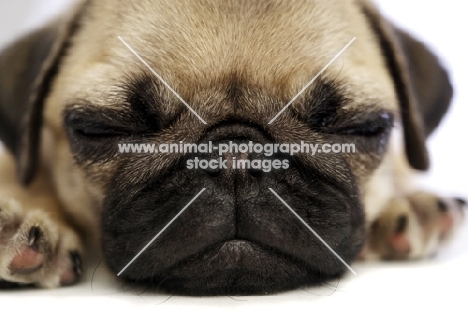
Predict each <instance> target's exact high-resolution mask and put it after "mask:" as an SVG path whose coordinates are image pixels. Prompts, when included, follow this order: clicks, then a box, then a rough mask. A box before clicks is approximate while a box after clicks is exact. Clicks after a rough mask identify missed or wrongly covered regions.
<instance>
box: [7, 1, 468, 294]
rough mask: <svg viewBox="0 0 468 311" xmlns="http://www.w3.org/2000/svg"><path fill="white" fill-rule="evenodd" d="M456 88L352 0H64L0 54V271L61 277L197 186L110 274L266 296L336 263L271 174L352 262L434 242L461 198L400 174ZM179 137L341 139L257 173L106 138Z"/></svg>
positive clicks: (444, 234)
mask: <svg viewBox="0 0 468 311" xmlns="http://www.w3.org/2000/svg"><path fill="white" fill-rule="evenodd" d="M119 37H121V38H122V39H124V40H125V42H127V43H128V45H129V46H131V47H132V48H133V49H134V51H137V52H138V54H139V55H141V57H142V59H144V60H145V61H146V62H147V64H148V65H149V66H150V67H151V68H152V69H153V70H154V71H155V72H157V73H158V74H159V75H160V76H161V77H163V78H164V80H165V81H166V82H167V84H168V85H170V86H171V87H172V88H173V89H174V90H175V91H176V92H177V93H178V94H179V95H180V97H181V98H183V99H185V100H186V102H188V103H190V106H191V108H193V110H194V111H196V112H197V113H198V114H199V116H200V117H201V118H202V119H203V120H206V122H201V121H200V119H199V118H197V116H196V115H194V114H193V113H192V111H190V110H189V109H187V107H186V106H185V105H184V104H183V103H182V102H181V101H180V100H179V98H177V97H176V96H175V95H174V94H173V93H172V92H171V90H170V89H169V88H168V87H167V85H164V84H163V83H161V80H160V79H158V78H157V77H156V76H155V75H154V74H153V73H152V72H151V71H150V70H149V69H148V68H147V67H146V66H144V65H143V64H142V62H141V61H140V60H139V59H138V58H137V57H136V56H135V55H134V54H133V53H132V52H131V51H130V50H129V49H128V48H127V47H126V46H125V45H124V44H122V42H121V41H120V40H119ZM353 37H356V41H355V42H354V43H353V44H352V45H351V46H350V47H349V48H348V49H347V50H346V51H345V52H344V53H343V54H342V55H341V56H340V57H339V58H338V60H337V61H336V62H334V63H332V64H331V65H330V66H329V67H328V68H327V69H326V70H325V71H324V72H323V74H321V75H320V78H319V79H317V80H316V81H315V82H314V83H313V84H312V85H311V86H310V87H309V88H308V89H307V90H306V91H305V92H304V93H302V94H301V95H300V96H299V97H298V98H297V100H295V101H294V102H293V104H292V105H291V106H290V107H288V109H286V110H285V111H284V113H282V114H281V115H280V116H279V117H278V118H277V119H276V120H275V122H272V123H271V124H269V121H270V120H271V119H272V118H273V117H274V116H275V115H276V114H277V113H278V112H279V111H280V110H281V109H282V108H283V107H284V106H285V105H286V103H287V102H288V101H289V100H290V99H291V98H293V97H294V96H295V95H296V94H297V93H298V92H299V91H300V90H301V88H302V87H303V86H304V85H306V84H307V83H308V82H309V81H310V80H311V78H312V77H314V76H315V75H316V74H317V73H318V72H319V71H320V70H321V69H322V68H324V66H325V65H326V64H327V63H328V62H329V61H330V60H331V59H332V58H333V56H334V55H335V54H336V53H337V52H338V51H340V50H341V49H342V48H343V46H345V45H346V43H348V42H349V41H350V40H351V39H352V38H353ZM451 97H452V87H451V84H450V81H449V78H448V75H447V73H446V71H445V70H444V69H443V68H442V67H441V65H440V63H439V61H438V60H437V58H436V57H435V56H434V55H433V54H432V53H431V52H430V51H429V50H428V49H427V48H426V47H425V46H424V45H423V44H422V43H420V42H419V41H417V40H415V39H413V38H412V37H411V36H409V35H408V34H406V33H405V32H403V31H401V30H399V29H398V28H396V27H394V26H393V25H392V24H391V23H390V22H388V21H387V20H386V19H385V18H384V17H382V16H381V14H380V13H379V12H378V10H377V9H376V8H375V7H374V6H373V5H372V4H371V3H370V2H368V1H365V0H342V1H322V0H310V1H305V0H304V1H301V0H294V1H268V0H266V1H237V0H236V1H234V0H233V1H221V0H200V1H169V0H154V1H143V0H139V1H123V0H120V1H116V0H112V1H110V0H100V1H91V0H89V1H82V2H79V3H77V4H76V6H75V7H74V8H73V9H72V10H70V12H69V13H68V14H64V15H63V16H62V17H61V18H59V19H57V20H55V21H54V22H52V23H51V24H49V25H48V26H46V27H44V28H42V29H39V30H37V31H35V32H34V33H31V34H30V35H28V36H26V37H24V38H22V39H20V40H18V41H17V42H15V43H13V44H12V45H11V46H10V47H8V48H7V49H6V50H4V51H3V52H2V53H1V56H0V138H1V139H2V141H3V142H4V143H5V145H6V147H7V149H8V150H7V151H5V152H3V153H2V155H1V158H0V172H1V174H0V202H1V203H0V250H1V251H0V279H2V280H4V281H6V282H13V283H22V284H23V283H25V284H36V285H38V286H41V287H56V286H60V285H67V284H72V283H74V282H76V281H77V280H78V278H79V276H80V275H81V273H82V271H83V267H82V259H83V258H84V256H85V249H86V247H87V246H89V245H92V244H97V245H99V246H100V247H102V251H103V254H104V258H105V261H106V263H107V265H108V266H109V268H110V269H111V270H112V271H114V272H115V273H117V272H119V271H122V269H123V268H124V267H125V266H126V265H127V264H128V263H129V262H130V261H131V260H132V258H134V257H135V256H136V255H137V253H139V252H140V251H141V250H142V249H143V247H144V246H145V245H147V243H148V242H149V241H150V240H151V239H152V238H153V237H154V236H155V234H156V233H158V232H159V231H161V230H162V229H163V227H164V226H165V225H166V224H167V223H168V222H169V221H170V220H171V219H172V218H173V217H174V216H175V215H176V214H177V213H179V212H180V210H181V209H182V208H183V207H184V206H185V205H186V204H187V203H188V202H189V201H190V200H191V199H192V198H194V197H195V195H196V194H197V193H199V192H200V190H201V189H203V188H205V189H206V190H205V191H204V192H203V193H201V194H200V196H199V197H198V198H197V199H196V200H195V201H193V202H192V204H191V205H190V207H189V208H188V209H187V210H186V211H185V212H184V213H183V214H181V215H180V217H179V218H177V220H176V221H174V223H172V224H171V226H170V227H169V228H168V229H167V230H166V231H165V232H164V233H162V234H161V235H160V236H159V238H158V239H156V240H155V241H154V243H152V244H150V245H149V246H148V248H147V249H145V251H144V252H143V253H141V255H140V256H139V257H138V258H137V259H136V260H135V261H134V262H133V263H132V264H131V265H129V266H128V268H126V269H125V271H123V272H122V273H121V275H120V278H121V279H123V280H129V281H133V282H138V283H147V284H150V285H154V287H156V288H158V289H160V290H164V291H167V292H171V293H176V294H187V295H222V294H263V293H273V292H278V291H284V290H289V289H294V288H297V287H300V286H306V285H313V284H318V283H320V282H324V281H326V280H328V279H330V278H335V277H338V276H340V275H342V274H343V273H344V272H346V271H347V270H346V266H345V265H344V264H343V263H342V262H341V261H340V260H339V259H338V258H337V257H335V256H334V254H332V252H330V250H329V249H328V248H327V247H326V245H324V243H322V242H321V241H320V240H319V239H317V237H316V236H314V235H313V234H311V232H310V231H309V230H308V229H307V228H306V226H304V225H303V224H302V223H301V222H300V221H298V219H297V218H296V217H294V215H293V214H292V213H291V212H290V211H288V209H287V208H286V207H285V206H284V205H283V203H282V202H281V201H280V200H278V198H277V197H275V196H274V195H273V194H272V192H271V191H269V188H271V189H274V191H275V192H276V193H278V194H279V196H281V198H282V199H283V200H284V201H285V202H287V203H288V204H289V205H290V206H291V207H292V208H293V209H294V210H295V211H296V212H297V214H298V215H299V216H300V217H301V218H302V219H303V220H304V221H305V222H306V223H307V224H308V225H309V226H310V227H311V228H313V229H314V230H315V231H316V233H317V234H318V235H319V236H320V237H321V238H323V240H324V241H325V242H326V243H327V244H328V245H329V246H330V247H331V248H332V249H333V250H334V251H335V252H336V254H338V255H339V256H340V258H342V259H343V261H345V262H347V263H349V264H351V263H352V262H353V261H354V260H356V259H357V258H358V257H360V258H365V259H370V258H378V259H414V258H423V257H426V256H429V255H431V254H433V253H434V252H435V251H436V250H437V248H438V246H439V245H440V244H441V243H443V242H445V241H446V240H447V239H448V238H449V236H450V235H451V234H452V232H453V230H454V228H455V227H456V224H457V223H458V222H459V221H460V220H461V219H462V207H463V206H464V205H465V202H464V201H463V200H462V199H453V198H441V197H439V196H437V195H435V194H431V193H426V192H421V191H418V190H419V189H414V187H412V185H413V183H412V181H411V176H412V175H413V174H414V172H415V171H416V170H426V169H428V167H429V159H428V155H427V152H426V147H425V140H426V138H427V137H428V135H430V134H431V132H433V130H434V129H435V128H436V127H437V125H438V124H439V122H440V120H441V118H442V116H443V115H444V113H445V112H446V111H447V109H448V107H449V104H450V100H451ZM205 123H206V124H205ZM179 141H183V142H186V143H200V142H206V141H213V142H217V143H220V142H224V141H234V142H238V143H240V142H244V141H254V142H258V143H267V142H276V143H297V142H300V141H307V142H315V143H321V144H323V143H345V142H346V143H353V144H355V146H356V153H352V154H316V155H314V156H312V155H310V154H298V155H295V156H284V157H285V158H286V159H287V160H289V161H290V164H291V165H290V167H289V169H287V170H274V171H272V172H270V173H265V172H258V171H255V170H250V169H241V170H232V169H227V170H211V171H210V170H206V171H205V170H189V169H187V168H186V167H185V165H184V162H185V161H186V159H187V157H188V155H184V154H144V153H141V154H121V153H119V152H118V148H117V145H118V143H122V142H127V143H131V142H135V143H139V142H145V143H148V142H149V143H155V144H159V143H167V142H179ZM235 155H236V156H239V157H242V156H244V157H246V155H243V154H235ZM200 156H201V157H203V155H200Z"/></svg>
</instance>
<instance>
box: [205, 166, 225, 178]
mask: <svg viewBox="0 0 468 311" xmlns="http://www.w3.org/2000/svg"><path fill="white" fill-rule="evenodd" d="M204 171H205V173H207V174H208V175H209V176H211V177H218V176H219V174H221V169H211V168H207V169H205V170H204Z"/></svg>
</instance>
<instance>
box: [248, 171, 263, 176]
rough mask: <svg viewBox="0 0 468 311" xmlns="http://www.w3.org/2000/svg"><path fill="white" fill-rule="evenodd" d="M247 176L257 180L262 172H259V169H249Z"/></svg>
mask: <svg viewBox="0 0 468 311" xmlns="http://www.w3.org/2000/svg"><path fill="white" fill-rule="evenodd" d="M248 171H249V174H250V176H252V177H254V178H258V177H260V176H261V175H262V173H263V172H262V170H259V169H249V170H248Z"/></svg>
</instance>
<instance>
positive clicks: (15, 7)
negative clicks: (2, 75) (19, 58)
mask: <svg viewBox="0 0 468 311" xmlns="http://www.w3.org/2000/svg"><path fill="white" fill-rule="evenodd" d="M323 1H326V0H323ZM69 2H70V0H15V1H6V0H4V1H1V2H0V46H1V45H3V44H4V43H5V42H8V41H9V40H11V39H12V38H15V37H17V36H18V34H19V33H22V32H25V31H27V30H28V29H30V28H31V27H34V26H36V25H40V24H41V23H42V22H43V21H44V20H45V19H47V18H48V17H49V16H50V15H51V14H54V13H55V12H58V11H60V10H61V9H62V8H63V7H64V6H65V5H66V4H67V3H69ZM377 2H378V3H379V5H380V6H381V8H382V9H383V11H384V12H385V13H386V14H387V15H388V16H390V17H391V19H392V20H394V21H395V22H397V24H399V25H400V26H403V27H404V28H407V29H409V30H410V31H411V32H412V33H413V34H415V35H416V36H417V37H419V38H421V39H423V41H425V42H427V43H428V45H429V46H430V47H431V48H432V49H433V50H434V51H436V53H437V54H438V55H439V56H440V57H441V59H442V61H443V62H444V63H445V64H446V66H447V67H448V68H449V70H450V72H451V76H452V80H453V83H454V86H455V99H454V104H453V106H452V108H451V110H450V112H449V114H448V116H447V117H446V118H445V120H444V121H443V124H442V126H441V127H440V128H439V130H438V131H437V132H436V133H435V134H434V135H433V136H432V137H431V138H430V140H429V149H430V152H431V159H432V169H431V171H430V172H429V174H427V176H425V177H424V178H423V179H422V182H423V184H424V185H425V186H426V187H428V188H430V189H434V190H437V191H439V192H440V193H443V194H447V195H450V194H456V195H464V196H465V197H468V190H467V187H466V183H467V182H466V174H467V173H468V164H467V163H468V162H467V152H468V149H467V143H468V140H467V136H468V122H467V120H466V119H467V117H468V105H467V104H465V103H466V102H467V101H468V91H467V89H466V87H464V86H465V84H466V83H467V81H468V73H467V69H468V68H467V61H466V57H467V55H468V48H467V45H466V42H465V41H466V36H465V31H466V30H467V29H468V21H467V20H468V18H467V16H466V10H465V3H464V1H459V0H445V1H434V0H430V1H423V0H380V1H377ZM0 251H1V250H0ZM467 264H468V225H464V227H463V228H462V229H461V232H460V233H459V235H458V236H457V238H456V239H455V241H454V242H453V243H452V244H451V245H450V246H449V247H447V248H446V249H444V250H443V251H442V252H441V253H440V254H439V255H438V256H437V257H436V258H434V259H433V260H430V261H423V262H403V263H391V264H390V263H375V264H369V263H364V264H363V263H356V264H354V265H353V268H354V269H355V270H356V271H357V273H358V275H357V276H353V275H351V274H348V275H347V276H345V277H344V278H343V279H341V280H340V282H339V283H337V282H332V283H331V284H329V285H326V286H322V287H316V288H308V289H302V290H297V291H293V292H288V293H284V294H278V295H273V296H266V297H217V298H187V297H172V298H170V299H168V298H169V296H167V295H164V294H158V293H156V294H155V293H151V292H143V293H142V292H141V291H138V290H135V289H133V288H131V287H129V286H123V285H121V284H120V283H118V282H116V281H115V279H114V278H113V277H112V276H110V275H109V274H108V273H107V272H106V270H105V269H104V268H103V267H99V268H98V269H96V274H95V277H94V282H93V285H92V286H91V282H90V280H91V277H90V275H91V274H92V272H93V270H94V268H95V267H96V264H95V263H90V264H89V266H88V270H87V274H88V277H87V278H86V279H85V280H84V281H83V282H81V283H80V284H78V285H77V286H74V287H69V288H61V289H56V290H36V289H34V290H21V291H3V292H2V291H0V308H1V309H2V310H9V308H11V309H13V308H14V309H19V310H23V309H26V308H27V307H30V308H35V309H37V308H40V309H42V308H44V307H45V308H47V309H48V310H55V309H67V310H70V309H72V310H74V309H80V310H83V309H84V308H92V309H93V310H94V309H96V310H101V309H104V308H112V310H115V309H128V308H129V307H133V306H138V307H139V308H148V309H151V310H155V309H157V310H159V309H161V308H184V309H185V308H190V309H193V308H200V309H202V308H203V309H206V308H207V307H211V308H216V309H218V308H221V307H224V308H247V309H258V308H259V307H266V308H268V309H278V310H280V309H281V310H284V309H285V308H295V309H296V308H298V309H299V308H301V309H302V308H304V309H305V308H307V309H310V310H322V309H327V310H329V309H332V310H334V309H340V308H345V309H346V310H348V309H350V308H351V309H352V310H408V309H410V308H411V309H416V308H417V309H421V310H441V309H450V310H466V308H467V305H468V300H467V299H466V295H467V292H468V290H467V287H466V286H465V281H466V279H467V276H468V267H467V266H466V265H467ZM166 299H168V300H167V301H166Z"/></svg>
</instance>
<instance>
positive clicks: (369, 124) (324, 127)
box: [312, 112, 394, 137]
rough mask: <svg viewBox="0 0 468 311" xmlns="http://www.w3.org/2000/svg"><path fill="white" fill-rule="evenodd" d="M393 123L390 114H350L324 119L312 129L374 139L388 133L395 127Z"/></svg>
mask: <svg viewBox="0 0 468 311" xmlns="http://www.w3.org/2000/svg"><path fill="white" fill-rule="evenodd" d="M393 123H394V117H393V114H391V113H389V112H380V113H370V114H365V115H362V114H360V113H351V112H349V113H345V114H344V115H343V116H341V117H328V118H326V119H323V120H321V122H320V123H319V124H318V125H315V126H314V125H312V127H313V128H314V129H317V130H319V131H321V132H324V133H329V134H338V135H353V136H361V137H374V136H379V135H382V134H384V133H386V132H387V131H388V130H389V129H390V128H392V127H393Z"/></svg>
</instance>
